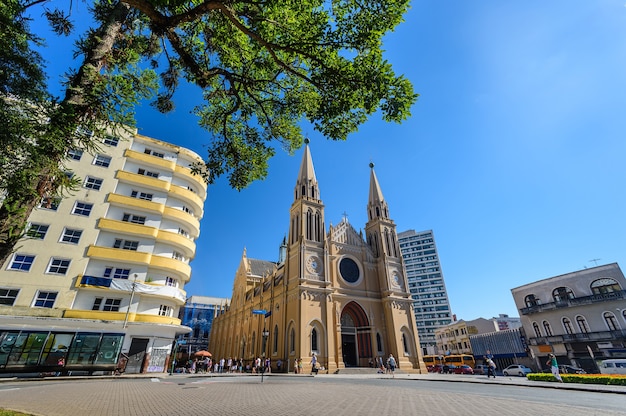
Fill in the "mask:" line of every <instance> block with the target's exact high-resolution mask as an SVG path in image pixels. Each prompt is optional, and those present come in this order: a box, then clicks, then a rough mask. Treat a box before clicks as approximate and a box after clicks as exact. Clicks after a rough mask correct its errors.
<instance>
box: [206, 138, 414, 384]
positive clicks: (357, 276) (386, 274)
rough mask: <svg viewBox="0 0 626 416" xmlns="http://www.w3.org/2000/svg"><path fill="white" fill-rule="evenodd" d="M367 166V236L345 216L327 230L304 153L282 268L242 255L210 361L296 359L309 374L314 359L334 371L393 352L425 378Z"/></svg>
mask: <svg viewBox="0 0 626 416" xmlns="http://www.w3.org/2000/svg"><path fill="white" fill-rule="evenodd" d="M370 167H371V173H370V189H369V201H368V204H367V214H368V222H367V224H366V225H365V234H366V236H365V237H364V236H363V233H362V232H357V231H356V230H355V229H354V228H353V227H352V226H351V225H350V223H349V222H348V220H347V219H346V218H344V219H343V220H342V221H341V222H340V223H339V224H338V225H337V226H333V225H330V226H329V229H328V232H326V224H325V219H324V204H323V202H322V200H321V199H320V192H319V187H318V183H317V179H316V177H315V170H314V168H313V161H312V158H311V153H310V150H309V146H308V144H307V145H306V146H305V149H304V155H303V159H302V164H301V167H300V172H299V174H298V178H297V180H296V186H295V190H294V202H293V204H292V205H291V209H290V213H289V216H290V223H289V233H288V235H287V236H286V237H285V239H284V240H283V244H282V245H281V248H280V256H279V261H278V262H270V261H264V260H257V259H251V258H248V257H247V253H246V252H245V250H244V253H243V255H242V258H241V262H240V265H239V268H238V270H237V272H236V276H235V281H234V284H233V294H232V298H231V303H230V305H228V307H227V308H225V309H224V310H223V311H221V312H220V313H219V315H218V316H217V317H216V318H215V319H214V321H213V327H212V331H211V336H210V340H211V341H210V345H209V350H210V351H211V352H212V353H213V357H215V358H218V359H219V358H222V357H224V358H229V357H231V358H241V359H243V361H244V362H249V361H251V360H253V359H254V358H256V357H267V358H269V359H270V360H271V361H272V368H273V369H274V370H275V369H276V363H277V362H278V360H281V361H282V363H284V364H283V366H282V370H283V371H284V370H285V369H293V363H294V361H295V360H297V359H298V358H302V360H303V364H304V371H305V372H306V373H309V372H310V361H311V357H312V356H313V354H315V355H316V356H317V362H318V366H322V367H324V368H325V369H326V370H328V371H329V372H331V373H332V372H335V371H337V370H341V369H343V368H346V367H368V366H370V363H371V362H373V361H375V360H376V358H377V357H383V358H384V359H386V358H387V357H388V356H389V355H390V354H393V356H394V357H395V358H396V361H397V363H398V367H399V368H400V369H401V370H402V371H406V372H426V367H425V366H424V363H423V360H422V356H421V349H420V348H419V339H418V335H417V328H416V324H415V317H414V314H413V310H412V299H411V296H410V293H409V289H408V285H407V280H406V276H405V271H404V266H403V263H402V255H401V253H400V248H399V244H398V238H397V235H396V226H395V224H394V222H393V221H392V220H391V218H390V217H389V209H388V206H387V202H386V201H385V199H384V198H383V195H382V192H381V189H380V186H379V184H378V179H377V178H376V174H375V173H374V169H373V165H370Z"/></svg>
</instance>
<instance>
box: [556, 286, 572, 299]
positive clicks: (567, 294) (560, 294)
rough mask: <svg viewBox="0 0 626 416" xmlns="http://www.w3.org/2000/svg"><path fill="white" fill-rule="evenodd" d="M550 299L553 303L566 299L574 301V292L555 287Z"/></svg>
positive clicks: (566, 288)
mask: <svg viewBox="0 0 626 416" xmlns="http://www.w3.org/2000/svg"><path fill="white" fill-rule="evenodd" d="M552 298H553V299H554V301H555V302H562V301H564V300H568V299H574V292H572V289H570V288H569V287H563V286H561V287H557V288H556V289H554V290H553V291H552Z"/></svg>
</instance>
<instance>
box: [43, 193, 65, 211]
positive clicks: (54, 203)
mask: <svg viewBox="0 0 626 416" xmlns="http://www.w3.org/2000/svg"><path fill="white" fill-rule="evenodd" d="M59 204H61V197H59V196H54V197H50V196H44V197H43V198H42V199H41V202H40V203H39V208H43V209H50V210H52V211H56V210H57V209H59Z"/></svg>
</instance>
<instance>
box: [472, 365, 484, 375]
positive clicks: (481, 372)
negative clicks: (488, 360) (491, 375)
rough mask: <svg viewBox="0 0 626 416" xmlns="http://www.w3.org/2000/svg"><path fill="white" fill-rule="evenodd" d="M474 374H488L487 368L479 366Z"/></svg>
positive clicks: (475, 368)
mask: <svg viewBox="0 0 626 416" xmlns="http://www.w3.org/2000/svg"><path fill="white" fill-rule="evenodd" d="M474 374H487V366H486V365H477V366H476V367H474Z"/></svg>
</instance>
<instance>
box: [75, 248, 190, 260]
mask: <svg viewBox="0 0 626 416" xmlns="http://www.w3.org/2000/svg"><path fill="white" fill-rule="evenodd" d="M87 257H90V258H93V259H98V260H106V261H115V262H118V261H119V262H127V263H133V264H150V258H151V257H153V256H152V254H150V253H144V252H141V251H132V250H123V249H121V248H112V247H100V246H94V245H90V246H89V247H88V248H87ZM179 263H180V262H179Z"/></svg>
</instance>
